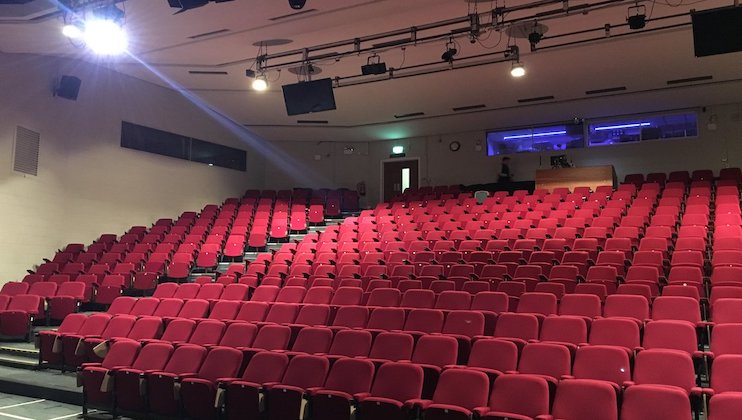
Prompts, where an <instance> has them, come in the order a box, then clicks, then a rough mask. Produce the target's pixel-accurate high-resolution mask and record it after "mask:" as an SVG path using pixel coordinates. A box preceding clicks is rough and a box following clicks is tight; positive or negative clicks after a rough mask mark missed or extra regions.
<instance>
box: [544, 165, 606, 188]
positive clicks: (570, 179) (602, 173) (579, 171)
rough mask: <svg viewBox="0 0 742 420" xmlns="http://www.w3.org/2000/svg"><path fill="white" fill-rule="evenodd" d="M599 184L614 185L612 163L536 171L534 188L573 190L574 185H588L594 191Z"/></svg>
mask: <svg viewBox="0 0 742 420" xmlns="http://www.w3.org/2000/svg"><path fill="white" fill-rule="evenodd" d="M600 185H611V186H613V187H614V188H615V187H616V171H615V170H614V169H613V165H605V166H585V167H580V168H559V169H539V170H538V171H536V189H546V190H549V191H554V188H560V187H565V188H569V190H570V191H574V189H575V187H590V189H591V190H593V191H595V188H597V187H598V186H600Z"/></svg>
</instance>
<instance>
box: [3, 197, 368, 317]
mask: <svg viewBox="0 0 742 420" xmlns="http://www.w3.org/2000/svg"><path fill="white" fill-rule="evenodd" d="M357 210H358V194H357V193H356V192H355V191H350V190H345V189H340V190H334V191H333V190H308V189H295V190H293V191H289V190H286V191H278V192H276V191H270V190H266V191H262V192H260V191H254V190H250V191H247V192H246V194H245V196H244V197H242V198H241V199H236V198H231V199H227V200H225V202H224V203H223V204H222V205H221V206H217V205H214V204H209V205H207V206H205V207H204V208H203V209H202V210H201V211H200V212H199V213H196V212H184V213H183V214H181V216H180V217H179V218H178V219H176V220H172V219H160V220H158V221H157V222H155V223H154V224H153V226H152V227H150V228H147V227H144V226H133V227H132V228H130V229H129V230H128V231H127V232H126V233H125V234H124V235H122V236H121V237H117V236H116V235H114V234H103V235H101V236H100V238H98V240H96V241H95V242H94V243H92V244H90V245H89V246H87V247H86V246H84V245H83V244H69V245H67V246H66V247H65V248H64V249H61V250H59V251H58V252H57V253H56V254H55V256H54V257H53V259H51V260H45V262H44V263H43V264H41V265H39V266H38V267H37V268H36V270H34V271H29V274H28V275H27V276H26V277H25V278H24V279H23V281H22V282H9V283H6V284H5V285H4V286H3V289H2V291H0V295H7V296H15V295H18V294H32V295H38V296H40V297H41V298H42V304H40V305H39V312H38V313H34V316H35V317H36V318H39V319H42V320H47V321H53V322H59V321H61V320H62V319H63V318H64V316H66V315H67V314H69V313H72V312H75V311H77V310H78V308H79V306H80V305H81V304H88V303H91V302H92V303H97V304H99V305H103V306H107V305H110V304H111V303H112V302H113V300H114V299H115V298H116V297H119V296H121V295H122V294H133V295H142V294H146V293H151V292H152V291H153V290H154V288H155V287H156V285H157V284H158V282H159V281H160V279H171V280H177V281H183V280H185V279H186V278H187V277H188V276H189V275H190V274H191V273H192V272H198V271H202V272H214V271H215V270H216V268H217V264H218V263H219V262H220V261H242V259H243V256H244V252H245V250H246V249H249V248H255V249H262V248H264V247H265V246H266V244H267V241H268V240H269V239H270V240H272V241H279V240H286V239H287V238H288V234H289V233H290V232H305V231H306V230H307V227H308V226H309V224H324V221H325V216H329V217H337V216H339V215H340V212H341V211H357ZM243 270H244V266H243V265H242V264H239V265H235V266H234V267H231V268H230V270H228V271H227V272H226V273H224V274H225V276H223V278H221V279H219V281H220V282H221V283H223V284H225V285H226V284H229V283H234V282H235V281H236V278H237V277H239V276H240V275H241V274H242V273H243ZM47 304H48V305H47Z"/></svg>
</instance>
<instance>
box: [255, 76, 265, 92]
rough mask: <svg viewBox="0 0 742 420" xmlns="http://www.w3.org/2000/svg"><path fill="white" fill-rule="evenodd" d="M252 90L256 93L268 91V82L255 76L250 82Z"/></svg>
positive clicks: (263, 77)
mask: <svg viewBox="0 0 742 420" xmlns="http://www.w3.org/2000/svg"><path fill="white" fill-rule="evenodd" d="M252 90H254V91H257V92H265V91H266V90H268V81H266V80H265V76H262V75H261V76H257V77H256V78H255V80H253V81H252Z"/></svg>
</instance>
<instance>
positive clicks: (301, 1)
mask: <svg viewBox="0 0 742 420" xmlns="http://www.w3.org/2000/svg"><path fill="white" fill-rule="evenodd" d="M305 4H307V0H289V6H291V8H292V9H296V10H299V9H303V8H304V5H305Z"/></svg>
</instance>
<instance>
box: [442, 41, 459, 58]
mask: <svg viewBox="0 0 742 420" xmlns="http://www.w3.org/2000/svg"><path fill="white" fill-rule="evenodd" d="M458 53H459V50H457V49H456V43H454V42H453V38H450V39H449V40H448V43H446V52H444V53H443V55H441V60H443V61H446V62H448V63H453V58H454V57H456V54H458Z"/></svg>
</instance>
